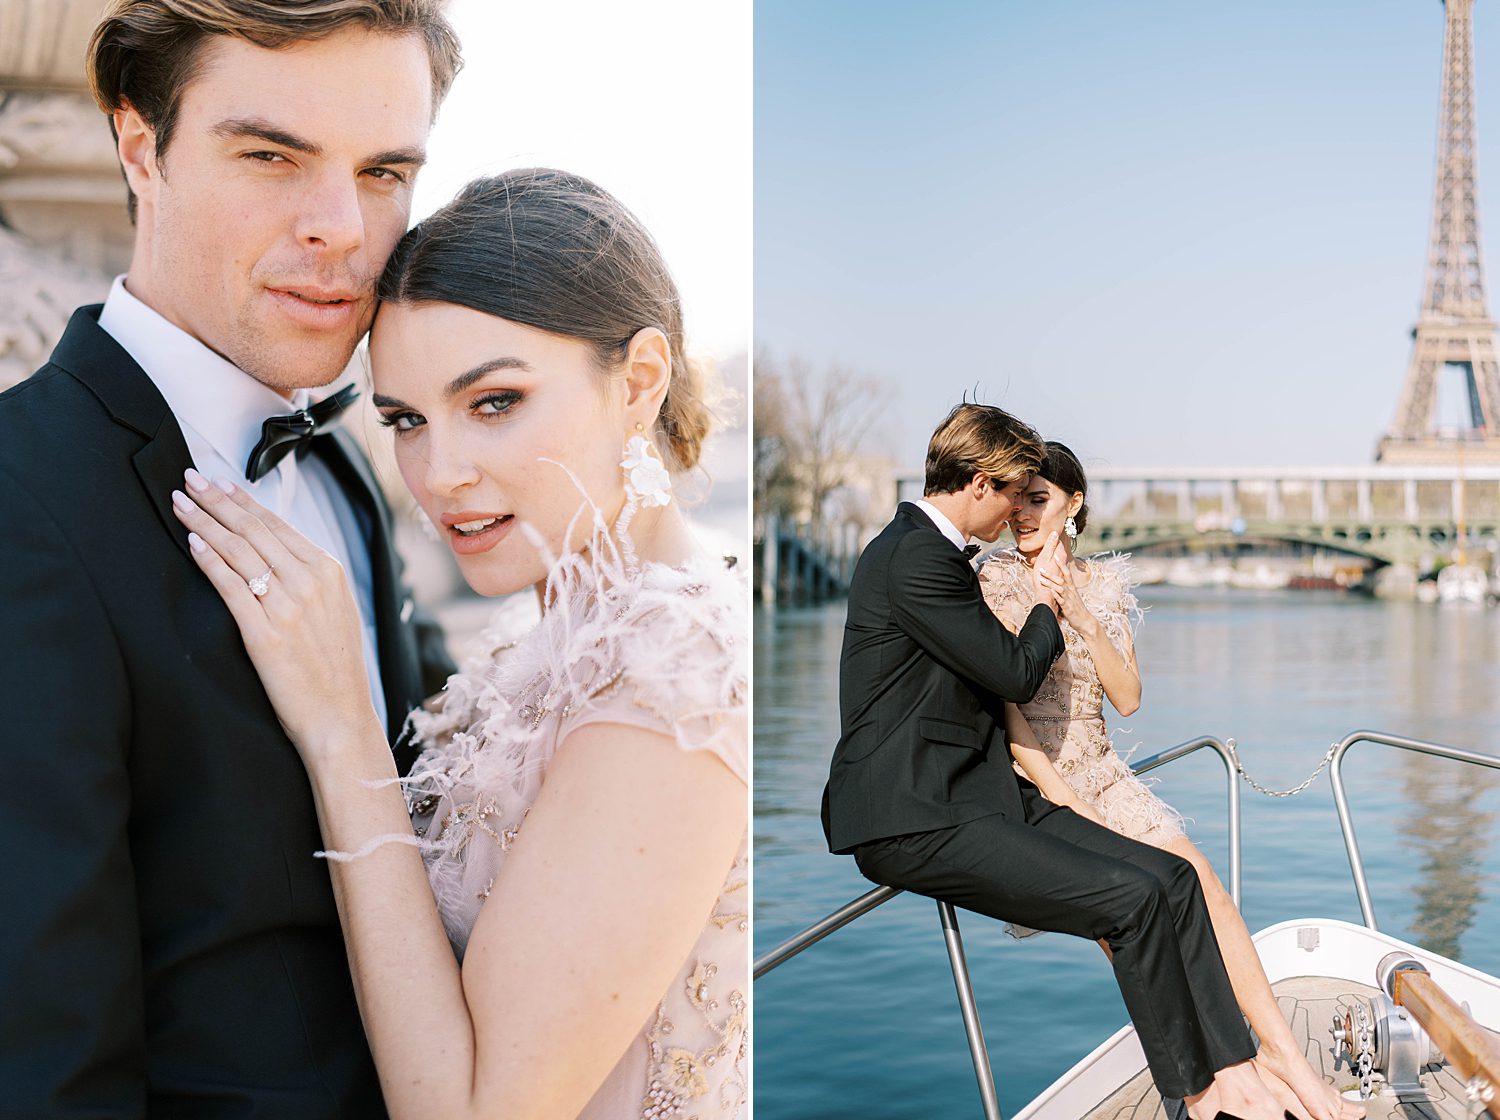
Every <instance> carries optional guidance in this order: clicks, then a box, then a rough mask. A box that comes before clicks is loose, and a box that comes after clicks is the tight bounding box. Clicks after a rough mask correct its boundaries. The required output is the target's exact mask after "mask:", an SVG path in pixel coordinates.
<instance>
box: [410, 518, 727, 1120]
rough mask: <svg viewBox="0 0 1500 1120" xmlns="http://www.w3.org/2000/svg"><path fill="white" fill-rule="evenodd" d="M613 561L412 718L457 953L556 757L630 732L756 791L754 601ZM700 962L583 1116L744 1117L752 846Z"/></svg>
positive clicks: (566, 587) (414, 788) (420, 790)
mask: <svg viewBox="0 0 1500 1120" xmlns="http://www.w3.org/2000/svg"><path fill="white" fill-rule="evenodd" d="M632 512H633V510H632V508H631V507H630V506H627V507H626V512H625V513H624V514H622V516H621V518H620V521H619V524H618V535H619V538H620V540H621V547H620V548H619V549H618V550H617V549H615V548H614V547H612V545H611V543H610V537H609V536H608V534H607V533H606V532H605V531H604V526H603V525H602V522H601V521H600V520H599V518H598V515H597V513H595V514H594V518H595V525H594V534H593V544H592V547H591V548H590V549H589V550H588V551H587V552H585V553H578V554H574V555H571V556H565V557H562V558H561V559H558V560H556V561H554V562H553V563H552V565H551V571H550V575H549V576H548V579H547V585H546V601H547V604H548V605H547V608H546V610H545V612H544V613H543V615H542V618H541V621H540V622H539V623H538V624H537V625H536V626H535V627H534V628H533V629H531V630H530V631H529V632H527V633H525V634H524V635H521V636H520V637H519V638H516V639H514V640H504V637H503V636H502V635H500V634H497V633H488V634H486V648H491V649H493V651H494V652H493V653H491V654H489V655H487V656H483V657H480V658H477V659H475V660H474V661H472V662H471V663H469V664H467V665H466V666H465V668H464V671H462V672H460V673H457V674H455V675H454V676H453V677H451V678H450V679H449V681H448V684H447V687H446V688H445V689H444V691H443V692H442V693H441V694H440V695H439V696H438V697H436V698H435V699H434V700H433V701H430V702H429V704H428V705H427V706H425V708H424V709H422V710H419V711H417V712H414V713H413V714H412V717H411V722H412V725H413V729H414V731H415V736H416V740H417V741H418V742H419V743H420V744H421V745H422V747H423V753H422V755H421V757H420V758H418V760H417V762H416V764H415V765H414V767H413V769H412V772H411V774H410V776H409V777H408V779H406V782H405V785H406V788H407V798H408V803H409V804H410V806H411V808H412V813H413V818H414V823H415V824H416V826H417V833H418V836H419V838H420V839H419V841H418V843H419V844H420V846H421V848H422V852H423V857H424V859H425V860H426V863H427V869H428V875H429V878H430V880H431V883H432V888H433V893H434V895H435V896H436V898H437V902H438V908H439V910H440V912H441V914H442V918H443V923H444V926H445V927H446V929H447V932H448V936H449V939H450V940H451V941H452V942H453V946H454V949H455V951H456V952H457V953H458V955H459V956H460V958H462V956H463V952H464V949H465V946H466V944H467V941H468V938H469V933H470V931H471V930H472V928H473V926H474V922H475V919H476V918H477V916H478V914H479V911H480V908H481V907H482V906H483V905H484V903H485V900H486V898H487V897H488V895H489V892H490V889H491V887H492V885H493V884H494V881H495V876H496V874H497V873H498V870H499V868H500V865H501V864H502V863H503V861H504V859H505V857H506V854H507V853H508V852H509V851H510V850H511V848H512V847H513V846H514V845H515V844H516V843H517V842H518V841H519V840H520V838H521V837H522V836H523V835H524V832H525V820H526V814H527V812H528V811H529V810H530V807H531V805H532V803H533V802H534V801H535V800H536V797H537V794H538V792H539V791H540V789H541V785H542V782H543V781H544V780H545V777H546V772H547V768H548V765H549V763H550V762H551V760H552V757H553V755H554V754H555V752H556V751H557V748H558V746H559V745H560V744H561V743H562V741H563V740H564V739H565V738H566V737H567V736H568V734H570V733H571V732H572V731H574V730H575V729H577V728H579V727H582V726H584V725H585V724H589V723H596V722H600V723H614V724H627V725H630V726H635V727H644V728H647V729H649V730H652V731H657V732H660V733H662V734H665V735H668V736H670V737H671V738H672V739H674V740H675V741H676V743H677V745H678V746H679V747H681V748H682V749H683V750H689V751H700V750H706V751H711V752H713V753H714V754H715V755H716V756H717V757H718V758H720V759H721V760H722V761H723V762H724V764H725V765H726V766H728V767H729V768H730V770H731V771H733V772H734V773H735V774H736V775H737V776H738V777H739V778H740V779H741V780H742V781H748V772H749V768H748V698H749V697H748V682H749V654H750V650H749V637H748V635H749V627H748V611H747V602H748V589H747V586H746V583H745V580H744V578H743V577H742V576H741V574H740V573H739V572H737V571H734V570H731V569H730V568H729V567H728V566H727V565H726V564H725V563H724V562H722V561H717V560H715V561H710V560H707V559H703V560H698V561H694V562H692V563H690V564H688V565H686V566H684V567H681V568H670V567H666V566H664V565H660V564H644V565H642V564H638V563H637V562H636V561H635V557H634V555H633V552H632V550H631V545H630V540H629V536H628V533H627V532H626V528H627V526H628V522H629V517H630V514H631V513H632ZM725 870H726V874H725V879H724V884H723V887H722V888H721V889H720V892H719V897H718V899H717V902H716V903H715V906H714V909H713V911H712V913H711V914H709V915H708V916H707V921H706V922H705V925H704V928H703V931H702V933H701V935H700V937H699V939H698V942H697V944H696V945H695V946H694V949H693V952H692V953H691V954H690V955H689V956H688V958H687V959H686V960H685V961H684V962H683V965H682V968H681V970H680V971H679V973H678V976H677V978H676V979H675V980H674V981H673V983H672V985H671V987H670V988H669V990H668V991H667V992H666V993H664V995H663V998H662V1000H661V1003H660V1004H659V1006H658V1007H657V1009H656V1011H655V1012H654V1013H653V1014H652V1015H651V1017H650V1019H649V1021H648V1022H646V1023H645V1024H644V1026H643V1029H642V1031H641V1033H640V1035H639V1036H637V1038H636V1040H635V1041H634V1042H633V1043H632V1044H631V1047H630V1049H629V1050H628V1051H627V1052H626V1053H625V1055H624V1056H623V1057H622V1058H621V1060H620V1062H619V1064H618V1065H617V1066H616V1067H615V1068H614V1070H613V1071H611V1073H610V1075H609V1077H608V1078H607V1079H606V1081H605V1082H604V1084H603V1085H602V1086H601V1087H600V1089H599V1090H598V1092H597V1093H596V1094H595V1095H594V1097H593V1099H592V1100H591V1101H590V1102H589V1105H588V1107H587V1108H586V1109H585V1110H584V1112H583V1113H582V1116H583V1117H585V1118H588V1120H624V1118H625V1117H641V1118H644V1120H667V1118H679V1120H688V1118H694V1117H695V1118H699V1120H730V1118H734V1117H739V1116H741V1115H742V1114H743V1110H744V1105H745V1096H746V1078H747V1074H748V1069H747V1066H748V1045H749V1040H748V1035H747V1031H746V1026H747V1024H746V1017H747V1000H748V996H749V992H750V977H749V974H748V972H749V970H748V956H749V954H748V930H749V907H748V901H747V898H746V896H747V894H748V870H747V862H746V847H745V843H744V842H743V841H742V843H741V846H740V850H739V853H738V855H737V857H736V859H735V861H734V863H733V865H732V866H730V867H728V868H726V869H725Z"/></svg>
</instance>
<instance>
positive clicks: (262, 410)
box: [99, 276, 386, 725]
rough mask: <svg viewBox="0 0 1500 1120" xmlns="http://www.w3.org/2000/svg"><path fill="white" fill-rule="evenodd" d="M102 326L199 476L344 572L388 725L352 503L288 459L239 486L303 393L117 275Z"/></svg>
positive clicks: (368, 582)
mask: <svg viewBox="0 0 1500 1120" xmlns="http://www.w3.org/2000/svg"><path fill="white" fill-rule="evenodd" d="M99 325H100V326H101V327H103V328H104V329H105V331H107V332H108V333H109V334H110V336H111V337H113V338H114V340H115V341H116V342H118V343H119V344H120V345H121V346H122V347H123V348H124V349H125V352H126V353H128V354H129V355H130V356H131V357H132V358H134V359H135V360H136V363H137V364H138V365H139V366H140V367H141V369H143V370H145V371H146V375H147V376H148V377H150V378H151V380H152V381H153V382H154V383H155V385H156V387H157V389H158V390H160V392H161V395H162V396H163V397H165V398H166V400H167V407H168V408H170V409H171V410H172V414H173V415H174V416H175V417H176V418H177V423H178V424H179V425H180V426H181V427H182V434H183V436H184V437H186V439H187V446H188V451H189V452H190V453H191V454H192V457H193V465H194V466H195V467H197V468H198V471H199V473H201V474H205V475H207V476H208V477H209V478H213V477H215V476H218V477H222V478H227V479H229V480H230V481H231V482H233V483H234V484H235V485H236V486H243V487H244V488H245V490H246V491H247V492H248V493H249V494H250V496H251V497H252V498H254V499H255V500H256V501H257V502H259V503H260V504H261V505H263V506H265V507H266V508H267V509H269V510H271V511H272V512H273V513H275V514H277V516H279V517H281V518H282V519H283V520H285V521H287V522H288V523H289V524H291V525H292V526H293V527H294V528H295V529H296V530H297V531H298V532H300V533H301V534H302V535H303V536H305V537H306V538H307V539H308V540H310V541H312V542H313V544H315V545H317V546H318V547H319V548H321V549H323V550H324V551H325V552H327V553H329V554H330V555H332V556H333V557H334V558H335V559H337V560H338V562H339V563H340V564H342V565H343V566H344V572H345V574H346V575H347V576H348V577H349V582H350V586H351V589H352V590H353V592H354V601H355V603H356V605H357V606H358V607H359V616H360V620H361V621H362V622H363V623H364V641H363V646H364V657H365V672H366V674H367V675H368V677H369V685H370V699H371V700H372V701H374V704H375V711H376V714H377V715H379V717H380V722H381V724H382V725H384V724H385V721H386V709H385V693H384V691H383V689H382V687H381V683H380V661H379V659H378V657H377V656H376V641H375V603H374V594H373V590H372V589H373V575H372V570H371V566H370V557H369V553H368V552H367V551H366V550H365V547H364V543H363V541H362V539H361V536H360V531H359V522H358V520H357V519H356V518H355V515H354V510H353V509H352V508H351V507H350V505H349V501H348V499H347V498H346V497H345V496H344V493H343V491H342V490H340V489H339V486H338V484H337V482H336V481H335V480H334V478H333V476H332V474H331V473H330V472H329V470H328V468H327V467H326V466H324V465H323V464H322V463H320V462H318V460H317V459H316V458H315V457H314V456H311V455H309V456H307V457H305V458H302V459H299V458H298V457H297V456H296V455H295V454H292V455H287V456H286V457H285V458H283V459H282V460H281V462H280V463H279V464H277V466H276V469H275V470H272V471H270V472H269V473H267V474H266V475H265V476H264V477H262V478H261V479H260V480H259V481H258V482H251V481H249V479H247V478H246V477H245V467H246V464H247V463H248V461H249V459H250V451H251V449H252V448H254V447H255V445H256V443H257V442H259V440H260V437H261V424H262V422H263V421H264V420H265V419H266V418H267V417H269V416H277V415H284V414H286V413H289V412H295V411H297V410H298V409H301V408H304V407H306V405H307V404H308V402H309V400H310V398H309V395H308V392H307V390H306V389H298V390H297V392H296V394H295V395H294V396H293V398H292V399H291V400H290V401H288V400H287V399H286V398H285V397H283V396H282V395H281V394H280V393H278V392H276V390H274V389H272V388H270V387H269V386H266V385H263V384H261V383H260V382H259V381H257V380H255V378H253V377H251V376H250V375H249V374H247V373H245V372H244V371H243V370H241V369H240V368H239V367H237V366H235V365H233V364H232V363H230V362H229V361H227V360H225V359H224V358H221V357H220V356H219V355H218V354H215V353H214V352H213V351H212V350H210V349H209V348H208V347H207V346H205V345H203V343H201V342H199V341H198V340H197V339H196V338H194V337H193V336H192V335H190V334H188V333H187V332H186V331H184V330H182V329H181V328H180V327H177V326H175V325H174V324H172V323H170V322H168V321H167V320H166V319H164V318H163V317H162V316H161V315H159V314H157V313H156V312H155V311H153V310H152V309H151V308H149V307H147V306H146V305H145V304H144V303H142V302H141V301H140V300H138V299H136V298H135V296H133V295H131V294H130V292H129V291H127V290H126V288H125V277H123V276H117V277H115V282H114V285H113V287H111V288H110V291H109V298H108V299H107V300H105V302H104V311H103V312H102V313H101V314H100V316H99ZM273 586H274V585H273ZM273 594H274V591H273Z"/></svg>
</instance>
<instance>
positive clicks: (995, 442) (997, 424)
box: [922, 403, 1047, 495]
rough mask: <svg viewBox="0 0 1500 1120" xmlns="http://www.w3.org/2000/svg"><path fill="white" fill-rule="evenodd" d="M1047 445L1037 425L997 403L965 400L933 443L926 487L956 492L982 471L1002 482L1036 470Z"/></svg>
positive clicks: (929, 445)
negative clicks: (973, 402) (1019, 417)
mask: <svg viewBox="0 0 1500 1120" xmlns="http://www.w3.org/2000/svg"><path fill="white" fill-rule="evenodd" d="M1046 458H1047V451H1046V446H1045V445H1044V444H1043V443H1042V437H1041V436H1039V435H1037V434H1036V432H1034V431H1033V430H1032V429H1031V427H1030V426H1029V425H1027V424H1023V423H1022V422H1021V421H1019V420H1017V419H1016V418H1015V417H1014V416H1012V415H1011V414H1010V413H1008V412H1006V411H1005V410H1004V409H1001V408H996V407H995V406H994V405H992V404H967V403H966V404H961V405H958V406H956V407H955V408H954V409H953V411H952V412H950V413H948V415H947V417H945V418H944V420H943V422H942V423H941V424H939V425H938V426H937V430H936V431H934V432H933V433H932V439H931V440H929V441H928V443H927V479H926V483H925V485H924V486H923V489H922V493H923V494H924V495H926V494H952V493H954V492H955V491H958V490H962V489H963V488H964V487H965V486H967V485H968V484H969V480H970V479H972V478H973V477H974V476H975V475H976V474H983V475H988V476H989V477H990V478H991V479H993V480H994V481H995V482H997V483H1001V484H1004V483H1010V482H1015V481H1016V480H1017V479H1018V478H1024V477H1025V476H1026V475H1031V474H1036V472H1037V471H1039V470H1040V469H1041V467H1042V464H1043V462H1045V461H1046Z"/></svg>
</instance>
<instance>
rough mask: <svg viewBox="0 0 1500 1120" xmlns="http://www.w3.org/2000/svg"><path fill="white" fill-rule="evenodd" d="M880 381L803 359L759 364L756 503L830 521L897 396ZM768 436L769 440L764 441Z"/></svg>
mask: <svg viewBox="0 0 1500 1120" xmlns="http://www.w3.org/2000/svg"><path fill="white" fill-rule="evenodd" d="M891 396H892V394H891V389H890V386H889V385H888V384H886V383H885V382H883V381H881V380H880V379H879V378H876V377H871V376H869V375H867V374H861V373H859V372H858V371H857V370H855V369H853V368H851V367H850V366H847V365H843V364H838V363H836V364H833V365H830V366H828V367H826V368H825V369H823V370H822V371H821V372H819V371H815V370H814V369H813V368H812V367H811V366H810V365H809V364H808V363H807V362H805V361H804V360H802V359H800V358H796V357H793V358H789V359H786V360H785V361H781V360H778V359H773V358H772V357H771V356H770V355H769V354H767V353H766V352H765V351H762V352H761V353H760V354H759V355H758V356H757V359H756V363H755V429H756V430H755V442H756V501H757V503H758V505H759V507H760V508H763V509H770V510H774V511H776V512H779V513H783V514H791V515H796V514H799V513H800V514H803V515H805V516H806V517H808V519H810V520H811V521H812V523H813V525H814V526H821V525H822V523H823V518H824V513H825V507H826V505H827V502H828V498H829V496H830V495H831V494H833V493H834V492H835V491H837V490H838V489H840V488H841V487H844V486H848V485H850V484H851V483H853V482H855V481H856V477H855V471H856V470H857V469H858V467H859V460H860V456H861V454H862V453H863V452H864V451H865V450H866V444H867V442H868V441H869V439H870V436H871V434H872V431H873V430H874V428H875V426H876V423H877V421H878V420H879V419H880V418H881V417H882V414H883V412H884V410H885V408H886V406H887V405H888V404H889V403H890V400H891ZM763 440H764V444H763V442H762V441H763Z"/></svg>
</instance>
